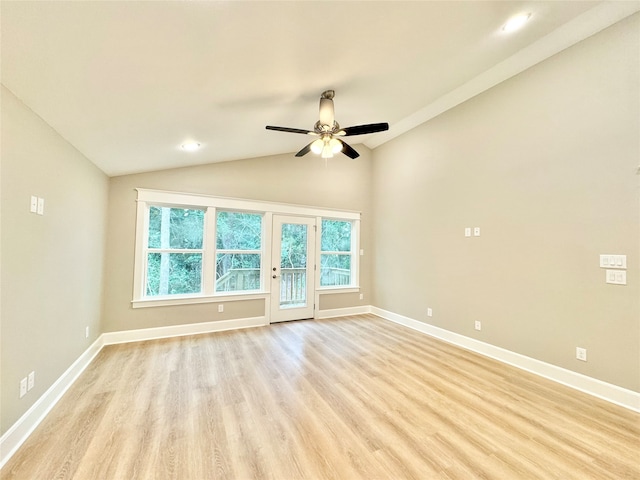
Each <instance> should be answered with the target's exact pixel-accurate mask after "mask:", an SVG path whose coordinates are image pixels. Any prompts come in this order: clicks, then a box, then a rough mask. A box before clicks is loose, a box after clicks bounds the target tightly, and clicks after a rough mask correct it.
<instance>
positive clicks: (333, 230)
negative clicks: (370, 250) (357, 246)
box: [320, 220, 351, 252]
mask: <svg viewBox="0 0 640 480" xmlns="http://www.w3.org/2000/svg"><path fill="white" fill-rule="evenodd" d="M320 250H321V251H323V252H349V251H351V222H345V221H343V220H322V239H321V242H320Z"/></svg>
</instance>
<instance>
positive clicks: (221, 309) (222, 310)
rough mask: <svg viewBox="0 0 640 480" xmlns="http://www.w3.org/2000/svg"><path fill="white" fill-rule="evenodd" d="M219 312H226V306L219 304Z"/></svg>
mask: <svg viewBox="0 0 640 480" xmlns="http://www.w3.org/2000/svg"><path fill="white" fill-rule="evenodd" d="M218 312H224V305H223V304H221V303H219V304H218Z"/></svg>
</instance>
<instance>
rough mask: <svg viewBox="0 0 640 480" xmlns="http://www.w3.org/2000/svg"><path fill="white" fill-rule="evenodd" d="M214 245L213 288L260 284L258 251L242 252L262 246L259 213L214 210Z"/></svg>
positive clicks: (252, 287)
mask: <svg viewBox="0 0 640 480" xmlns="http://www.w3.org/2000/svg"><path fill="white" fill-rule="evenodd" d="M216 248H217V249H218V250H225V252H223V253H218V254H216V291H239V290H258V289H259V288H260V253H245V252H247V251H249V252H255V251H260V250H261V248H262V215H259V214H256V213H240V212H218V218H217V220H216ZM229 250H231V252H230V251H229ZM233 251H237V252H238V253H234V252H233Z"/></svg>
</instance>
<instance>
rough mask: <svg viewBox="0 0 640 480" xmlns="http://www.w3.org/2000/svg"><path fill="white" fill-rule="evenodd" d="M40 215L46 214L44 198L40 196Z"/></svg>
mask: <svg viewBox="0 0 640 480" xmlns="http://www.w3.org/2000/svg"><path fill="white" fill-rule="evenodd" d="M37 213H38V215H44V198H38V212H37Z"/></svg>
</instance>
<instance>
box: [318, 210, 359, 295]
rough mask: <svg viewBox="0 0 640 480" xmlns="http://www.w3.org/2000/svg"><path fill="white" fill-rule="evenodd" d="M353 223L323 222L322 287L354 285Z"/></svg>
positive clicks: (321, 248)
mask: <svg viewBox="0 0 640 480" xmlns="http://www.w3.org/2000/svg"><path fill="white" fill-rule="evenodd" d="M352 230H353V224H352V222H346V221H344V220H325V219H323V220H322V230H321V232H322V238H321V241H320V286H321V287H329V286H331V287H335V286H344V285H352V284H353V283H354V282H353V276H352V268H351V266H352V257H353V250H354V249H353V248H352V234H351V232H352Z"/></svg>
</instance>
